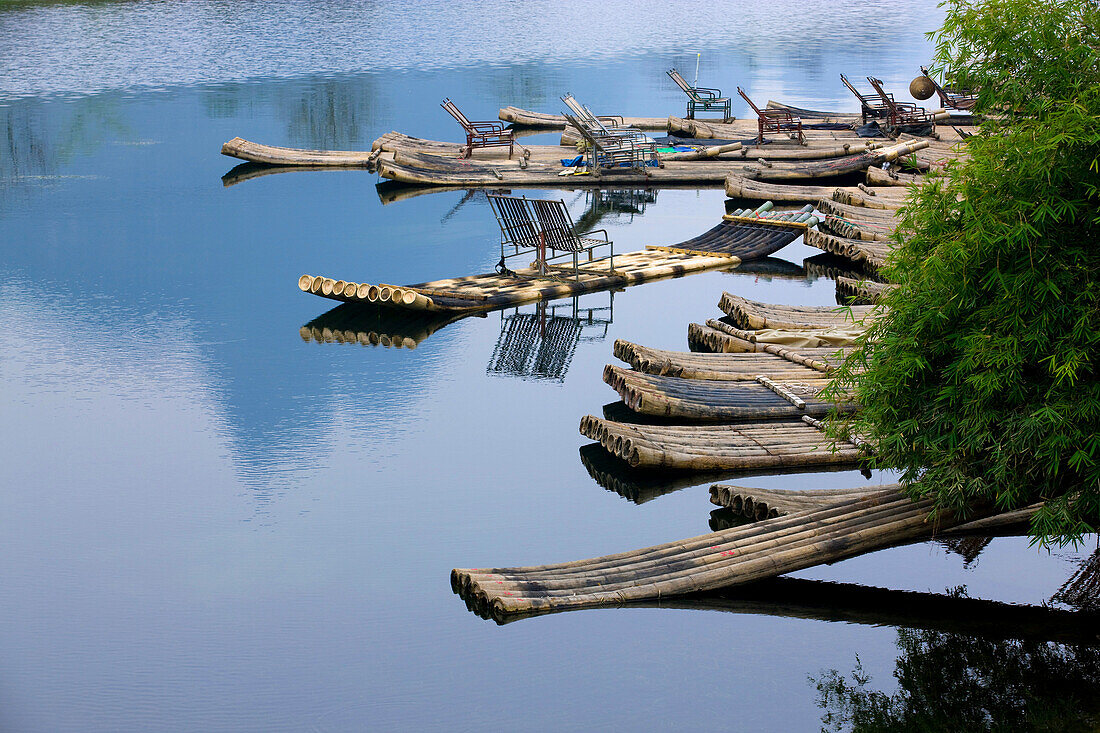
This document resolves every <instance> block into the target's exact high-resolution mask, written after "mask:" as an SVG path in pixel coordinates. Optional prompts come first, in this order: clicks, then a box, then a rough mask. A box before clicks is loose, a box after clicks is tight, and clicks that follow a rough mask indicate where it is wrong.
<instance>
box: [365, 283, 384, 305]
mask: <svg viewBox="0 0 1100 733" xmlns="http://www.w3.org/2000/svg"><path fill="white" fill-rule="evenodd" d="M380 290H381V288H379V287H378V286H377V285H371V286H370V287H368V288H367V300H368V301H370V302H371V303H377V302H378V301H379V300H380V299H381V295H380V294H379V291H380Z"/></svg>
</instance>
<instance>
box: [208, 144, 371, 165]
mask: <svg viewBox="0 0 1100 733" xmlns="http://www.w3.org/2000/svg"><path fill="white" fill-rule="evenodd" d="M222 155H227V156H229V157H231V158H238V159H240V160H246V161H248V162H250V163H266V164H267V165H293V166H316V167H326V168H332V167H336V168H367V167H369V166H370V165H371V164H372V163H373V161H372V160H371V156H372V155H373V152H372V151H359V150H302V149H299V148H280V147H276V146H274V145H263V144H262V143H254V142H251V141H249V140H245V139H243V138H239V137H235V138H233V139H232V140H230V141H229V142H226V143H223V144H222Z"/></svg>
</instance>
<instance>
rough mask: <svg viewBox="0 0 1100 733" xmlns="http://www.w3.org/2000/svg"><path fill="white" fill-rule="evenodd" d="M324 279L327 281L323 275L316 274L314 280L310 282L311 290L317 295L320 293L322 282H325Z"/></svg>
mask: <svg viewBox="0 0 1100 733" xmlns="http://www.w3.org/2000/svg"><path fill="white" fill-rule="evenodd" d="M324 281H325V279H324V278H323V277H321V276H320V275H317V276H315V277H314V278H313V282H311V283H310V284H309V292H311V293H313V294H314V295H317V294H318V293H320V292H321V284H322V283H324Z"/></svg>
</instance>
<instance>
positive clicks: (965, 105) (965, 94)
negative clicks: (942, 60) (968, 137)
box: [920, 66, 978, 112]
mask: <svg viewBox="0 0 1100 733" xmlns="http://www.w3.org/2000/svg"><path fill="white" fill-rule="evenodd" d="M920 73H921V74H923V75H924V76H926V77H928V81H930V82H932V88H933V89H935V90H936V94H937V95H938V96H939V98H940V104H942V105H943V106H944V107H950V108H951V109H959V110H964V111H967V112H969V111H970V110H972V109H974V105H975V104H977V103H978V95H977V94H975V93H974V92H972V91H969V90H965V91H948V90H947V89H944V88H943V87H941V86H940V84H939V82H937V81H936V80H935V79H933V78H932V75H931V74H929V73H928V67H926V66H922V67H920Z"/></svg>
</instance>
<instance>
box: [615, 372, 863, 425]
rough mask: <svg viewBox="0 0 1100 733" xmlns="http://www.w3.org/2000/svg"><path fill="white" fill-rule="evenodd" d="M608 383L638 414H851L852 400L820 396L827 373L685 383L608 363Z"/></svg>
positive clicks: (718, 418) (716, 418) (714, 417)
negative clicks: (787, 377)
mask: <svg viewBox="0 0 1100 733" xmlns="http://www.w3.org/2000/svg"><path fill="white" fill-rule="evenodd" d="M603 380H604V382H606V383H607V384H608V385H609V386H610V387H611V388H612V389H614V390H615V391H616V392H618V393H619V397H620V398H622V401H623V402H624V403H625V404H626V405H627V406H628V407H629V408H630V409H632V410H634V411H635V412H640V413H643V414H646V415H659V416H661V417H673V418H677V419H680V420H691V421H701V422H703V421H705V422H732V421H737V420H776V419H798V418H800V417H802V416H803V415H808V416H811V417H824V416H825V415H827V414H829V413H830V412H833V411H834V410H836V411H840V412H851V411H853V410H855V409H856V405H855V404H854V403H852V402H842V403H841V404H839V405H838V404H835V403H833V402H832V401H829V400H825V399H822V398H821V397H819V396H818V395H819V393H820V392H821V391H822V390H823V389H824V388H825V387H826V386H828V384H829V382H830V379H829V377H828V376H827V375H825V374H818V375H817V376H813V377H805V378H801V379H798V380H787V379H783V380H779V379H772V378H770V377H767V376H764V375H758V376H757V377H756V378H755V379H754V380H752V381H734V380H719V379H684V378H682V377H663V376H658V375H654V374H645V373H642V372H636V371H632V370H629V369H623V368H622V367H618V366H615V365H614V364H608V365H607V366H605V367H604V371H603Z"/></svg>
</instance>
